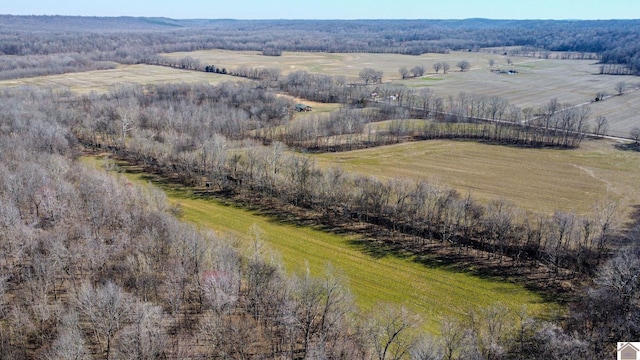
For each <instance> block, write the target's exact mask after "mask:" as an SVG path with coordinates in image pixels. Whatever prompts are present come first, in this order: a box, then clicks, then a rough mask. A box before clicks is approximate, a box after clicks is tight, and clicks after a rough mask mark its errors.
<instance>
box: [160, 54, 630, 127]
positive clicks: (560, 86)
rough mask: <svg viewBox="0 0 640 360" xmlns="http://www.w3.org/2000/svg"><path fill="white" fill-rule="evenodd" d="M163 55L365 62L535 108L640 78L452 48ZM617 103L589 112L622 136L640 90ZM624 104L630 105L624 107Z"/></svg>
mask: <svg viewBox="0 0 640 360" xmlns="http://www.w3.org/2000/svg"><path fill="white" fill-rule="evenodd" d="M164 56H167V57H172V58H181V57H185V56H190V57H193V58H196V59H199V60H200V61H201V63H202V64H212V65H215V66H218V67H226V68H227V69H235V68H239V67H242V66H247V67H254V68H261V67H266V68H272V67H275V68H279V69H281V70H282V74H283V75H287V74H288V73H290V72H293V71H298V70H305V71H308V72H311V73H321V74H328V75H342V76H346V77H348V78H351V79H357V78H358V74H359V72H360V71H361V70H362V69H363V68H366V67H370V68H373V69H376V70H380V71H383V72H384V78H383V82H386V83H391V84H393V85H400V86H407V87H411V88H424V87H428V88H431V89H433V90H434V91H435V92H436V94H437V95H439V96H440V97H443V98H448V97H449V96H457V95H458V94H459V93H461V92H466V93H469V94H483V95H486V96H500V97H503V98H505V99H508V100H509V101H510V102H511V103H513V104H514V105H517V106H519V107H520V108H527V107H531V108H538V107H541V106H544V105H545V104H546V103H547V102H548V101H549V100H551V99H553V98H557V99H558V101H559V102H561V103H570V104H583V103H589V102H591V101H592V100H593V99H594V98H595V95H596V93H597V92H600V91H604V92H605V93H608V94H614V93H615V85H616V84H617V83H618V82H621V81H624V82H626V83H627V84H628V85H635V84H638V83H640V80H639V79H638V77H635V76H610V75H597V74H598V72H599V65H598V64H596V61H594V60H557V59H534V58H527V57H512V58H511V59H512V61H513V64H512V65H508V64H507V57H506V56H503V55H497V54H489V53H483V52H455V51H453V52H451V53H450V54H423V55H420V56H411V55H398V54H364V53H349V54H336V53H316V52H313V53H311V52H310V53H294V52H283V53H282V56H277V57H274V56H263V55H261V54H260V53H259V52H255V51H227V50H203V51H194V52H182V53H169V54H164ZM460 60H467V61H469V63H470V64H471V69H470V70H469V71H467V72H464V73H463V72H460V71H459V69H458V68H457V67H456V64H457V63H458V62H459V61H460ZM489 60H494V61H495V65H494V67H493V69H503V70H507V69H513V70H516V71H518V73H517V74H515V75H506V74H496V73H493V72H491V71H490V69H491V67H490V66H489ZM436 62H447V63H449V64H450V65H451V69H450V71H449V73H447V74H443V73H442V71H441V72H440V73H439V74H435V73H434V71H433V68H432V66H433V64H434V63H436ZM416 65H423V66H424V67H425V69H426V74H425V76H423V77H422V78H419V79H409V80H400V78H401V77H400V74H399V73H398V69H399V68H400V67H403V66H404V67H407V68H408V69H411V68H412V67H414V66H416ZM625 97H626V98H627V99H625V103H624V104H622V106H619V105H621V104H618V103H615V102H610V100H607V101H605V102H603V103H602V104H598V106H597V107H594V111H593V112H592V117H593V118H595V117H596V116H598V115H605V116H607V115H606V114H610V115H609V116H607V118H608V119H609V125H610V126H609V133H610V134H613V135H617V136H626V135H628V133H629V130H631V127H630V122H631V121H630V120H629V119H631V118H635V117H636V114H637V110H638V109H637V105H635V106H634V104H638V103H640V101H638V100H640V99H638V97H640V94H639V93H638V92H635V93H632V94H626V95H625V96H623V97H622V98H625ZM627 104H629V105H628V106H627Z"/></svg>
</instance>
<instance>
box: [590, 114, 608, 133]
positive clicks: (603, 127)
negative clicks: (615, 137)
mask: <svg viewBox="0 0 640 360" xmlns="http://www.w3.org/2000/svg"><path fill="white" fill-rule="evenodd" d="M595 122H596V125H595V127H594V129H593V132H594V134H595V135H596V136H604V135H605V134H606V133H607V130H608V129H609V121H608V120H607V118H606V117H604V116H602V115H600V116H598V117H597V118H596V121H595Z"/></svg>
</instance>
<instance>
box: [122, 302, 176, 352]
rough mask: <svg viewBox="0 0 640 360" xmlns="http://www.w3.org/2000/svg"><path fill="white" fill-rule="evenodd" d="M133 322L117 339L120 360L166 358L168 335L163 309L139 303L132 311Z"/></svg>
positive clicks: (124, 328)
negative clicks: (165, 328)
mask: <svg viewBox="0 0 640 360" xmlns="http://www.w3.org/2000/svg"><path fill="white" fill-rule="evenodd" d="M131 319H132V322H131V324H130V325H128V326H126V327H123V329H122V330H120V331H119V333H118V335H117V338H116V340H115V341H116V346H115V350H116V351H115V353H116V354H117V356H116V357H117V358H118V359H131V360H134V359H146V360H152V359H160V358H162V357H163V356H164V352H165V347H166V345H167V344H166V343H167V334H166V332H165V330H164V327H165V325H164V324H163V315H162V309H160V307H158V306H154V305H151V304H149V303H142V302H138V303H137V304H135V305H134V306H133V309H132V316H131Z"/></svg>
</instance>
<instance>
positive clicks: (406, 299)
mask: <svg viewBox="0 0 640 360" xmlns="http://www.w3.org/2000/svg"><path fill="white" fill-rule="evenodd" d="M87 162H89V163H93V164H98V163H99V162H98V161H96V160H95V158H88V160H87ZM127 177H128V178H129V179H131V180H132V181H136V182H138V183H147V182H148V181H149V180H150V179H151V180H154V181H155V180H159V179H156V178H153V177H149V175H146V174H143V173H128V174H127ZM154 184H155V186H159V187H161V188H162V189H163V190H165V192H166V193H167V195H168V197H169V200H170V202H171V203H173V204H179V205H180V207H181V209H182V213H183V215H182V218H183V219H184V220H186V221H189V222H191V223H193V224H195V225H196V226H198V227H200V228H203V229H210V230H213V231H215V232H216V233H217V234H218V236H221V237H226V238H229V239H230V240H231V241H233V242H236V243H238V244H240V247H249V246H251V243H252V241H253V240H252V239H253V235H252V234H251V230H250V229H251V228H252V227H253V226H254V225H255V226H257V227H258V228H259V229H260V233H261V239H262V240H263V241H264V242H265V244H266V246H267V248H268V249H269V250H267V251H266V252H267V253H269V252H270V253H272V254H273V256H274V257H276V258H279V259H281V260H282V262H283V263H284V266H285V268H286V270H287V272H289V273H301V272H303V271H305V269H306V268H307V267H308V268H309V270H310V271H311V272H312V273H313V274H315V275H322V274H323V273H324V271H325V269H326V267H327V266H331V267H332V268H333V269H334V271H335V272H337V273H338V274H341V275H342V276H344V277H345V278H346V280H347V282H348V287H349V289H350V290H351V292H352V293H353V295H354V298H355V302H356V304H357V305H358V306H359V307H360V308H361V309H363V310H369V309H371V308H373V307H374V306H377V305H379V304H381V303H390V304H396V305H403V306H406V307H407V308H408V309H410V310H411V311H413V312H415V313H416V314H417V315H419V316H420V317H421V319H422V320H423V321H424V329H425V330H426V331H428V332H430V333H432V334H437V333H438V332H439V328H440V320H441V319H442V318H443V317H449V316H453V317H458V318H460V317H462V316H463V314H464V313H465V312H467V311H468V310H470V309H474V308H478V307H486V306H488V305H491V304H495V303H502V304H504V305H506V306H507V307H509V308H510V309H512V310H514V311H516V310H518V309H520V308H521V306H522V305H526V306H527V308H528V309H529V311H530V312H531V313H532V314H535V315H539V316H550V315H551V313H553V312H555V311H557V310H559V307H558V306H557V305H554V304H551V303H547V302H545V301H544V300H543V299H542V298H541V296H539V295H537V294H535V293H533V292H531V291H529V290H526V289H525V288H524V287H523V286H521V285H517V284H512V283H507V282H502V281H499V280H496V279H489V278H481V277H478V276H473V275H471V274H468V273H464V272H459V271H454V270H450V269H447V268H434V267H427V266H424V265H421V264H419V263H417V262H416V261H414V259H413V258H409V257H407V258H399V257H395V256H391V255H389V256H382V257H374V256H372V255H369V254H367V253H366V252H364V251H363V250H362V248H361V246H362V245H361V243H360V241H358V240H360V239H358V238H355V237H353V236H344V235H337V234H332V233H327V232H324V231H320V230H318V229H314V228H311V227H301V226H295V225H288V224H282V223H281V222H278V221H276V220H275V219H273V218H271V217H269V216H267V215H265V214H262V213H260V212H258V211H251V210H247V209H243V208H238V207H235V206H231V205H227V204H224V203H222V202H220V201H218V200H215V199H211V198H206V197H199V196H194V194H193V189H184V188H182V187H171V186H169V185H167V184H166V183H163V182H161V181H159V182H154Z"/></svg>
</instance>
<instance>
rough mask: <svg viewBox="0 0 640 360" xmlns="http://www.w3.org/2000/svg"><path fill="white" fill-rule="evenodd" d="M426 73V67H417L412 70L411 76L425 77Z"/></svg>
mask: <svg viewBox="0 0 640 360" xmlns="http://www.w3.org/2000/svg"><path fill="white" fill-rule="evenodd" d="M424 72H425V69H424V66H422V65H416V66H414V67H412V68H411V74H412V75H413V77H420V76H422V75H424Z"/></svg>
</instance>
